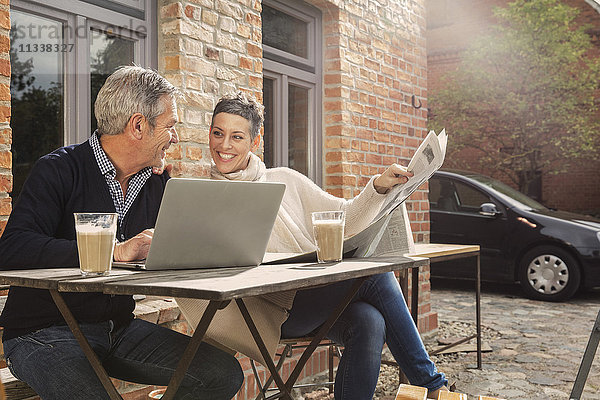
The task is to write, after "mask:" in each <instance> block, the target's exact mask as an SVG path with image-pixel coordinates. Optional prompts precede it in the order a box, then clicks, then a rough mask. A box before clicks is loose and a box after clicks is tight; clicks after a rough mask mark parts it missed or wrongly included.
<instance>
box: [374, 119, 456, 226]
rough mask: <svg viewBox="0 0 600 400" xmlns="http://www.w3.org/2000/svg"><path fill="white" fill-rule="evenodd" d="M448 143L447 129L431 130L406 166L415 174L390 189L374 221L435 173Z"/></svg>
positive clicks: (401, 201)
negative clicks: (403, 182) (437, 133)
mask: <svg viewBox="0 0 600 400" xmlns="http://www.w3.org/2000/svg"><path fill="white" fill-rule="evenodd" d="M447 144H448V136H447V135H446V130H445V129H443V130H442V131H441V132H440V134H439V135H436V134H435V132H434V131H429V134H427V137H426V138H425V140H424V141H423V142H422V143H421V145H420V146H419V148H418V149H417V151H416V152H415V154H414V155H413V158H412V159H411V160H410V163H409V164H408V167H407V168H406V169H407V171H408V172H412V173H413V174H414V175H413V176H411V177H410V178H409V179H408V182H406V183H405V184H404V185H398V186H396V187H395V188H393V189H391V190H390V192H389V193H388V195H387V198H386V201H385V203H384V204H383V205H382V206H381V210H380V211H379V214H377V216H376V217H375V218H374V221H377V220H379V219H380V218H382V217H383V216H384V215H388V214H389V213H391V212H392V211H393V210H394V209H395V208H396V207H398V206H399V205H400V204H402V203H403V202H404V201H405V200H406V199H408V197H409V196H410V195H411V194H412V193H413V192H414V191H415V190H417V188H418V187H419V186H421V185H422V184H423V183H425V182H426V181H427V180H428V179H429V178H431V176H432V175H433V173H434V172H435V171H437V170H438V169H439V168H440V167H441V166H442V164H443V163H444V158H445V157H446V146H447Z"/></svg>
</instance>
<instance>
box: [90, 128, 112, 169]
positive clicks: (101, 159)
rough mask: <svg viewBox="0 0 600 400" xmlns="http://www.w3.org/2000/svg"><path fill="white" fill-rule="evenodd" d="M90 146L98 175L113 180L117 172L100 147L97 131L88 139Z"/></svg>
mask: <svg viewBox="0 0 600 400" xmlns="http://www.w3.org/2000/svg"><path fill="white" fill-rule="evenodd" d="M90 146H92V150H93V151H94V156H95V157H96V162H97V163H98V167H99V168H100V173H102V175H109V176H110V177H111V178H113V179H114V178H115V176H117V170H116V168H115V166H114V165H113V163H112V162H111V161H110V160H109V159H108V156H107V155H106V153H105V152H104V150H103V149H102V146H101V145H100V135H99V134H98V131H96V132H94V133H93V134H92V136H91V137H90Z"/></svg>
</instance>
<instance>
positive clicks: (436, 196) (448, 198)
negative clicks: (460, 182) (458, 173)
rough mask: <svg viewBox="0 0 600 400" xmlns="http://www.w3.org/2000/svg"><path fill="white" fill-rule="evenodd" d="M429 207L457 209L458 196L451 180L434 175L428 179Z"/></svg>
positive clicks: (447, 209)
mask: <svg viewBox="0 0 600 400" xmlns="http://www.w3.org/2000/svg"><path fill="white" fill-rule="evenodd" d="M429 207H431V209H433V210H441V211H458V197H457V195H456V190H455V188H454V184H453V183H452V181H450V180H449V179H444V178H435V177H434V178H431V179H430V180H429Z"/></svg>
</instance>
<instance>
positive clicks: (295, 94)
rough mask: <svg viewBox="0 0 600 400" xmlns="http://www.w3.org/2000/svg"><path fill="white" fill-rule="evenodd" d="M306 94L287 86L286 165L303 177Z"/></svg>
mask: <svg viewBox="0 0 600 400" xmlns="http://www.w3.org/2000/svg"><path fill="white" fill-rule="evenodd" d="M308 94H309V93H308V89H305V88H301V87H298V86H292V85H290V86H289V90H288V148H289V154H288V162H289V164H288V165H289V167H290V168H292V169H295V170H296V171H298V172H301V173H303V174H304V175H308Z"/></svg>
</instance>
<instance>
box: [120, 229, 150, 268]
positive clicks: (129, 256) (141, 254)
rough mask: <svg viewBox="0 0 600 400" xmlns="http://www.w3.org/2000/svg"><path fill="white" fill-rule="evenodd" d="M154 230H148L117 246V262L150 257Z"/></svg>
mask: <svg viewBox="0 0 600 400" xmlns="http://www.w3.org/2000/svg"><path fill="white" fill-rule="evenodd" d="M153 235H154V229H146V230H145V231H142V232H141V233H138V234H137V235H135V236H134V237H132V238H131V239H129V240H126V241H124V242H122V243H117V244H116V245H115V253H114V259H115V261H135V260H143V259H145V258H146V256H148V251H150V243H152V236H153Z"/></svg>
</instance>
